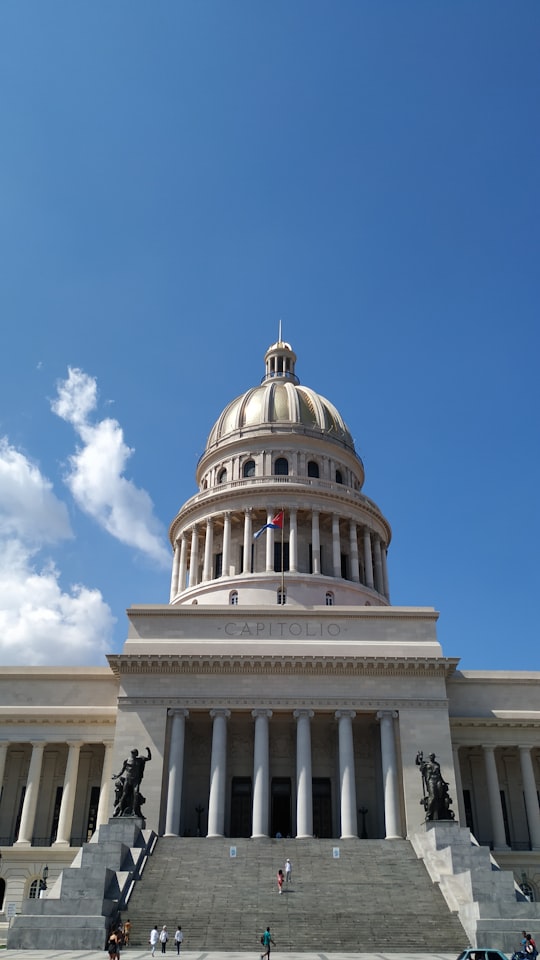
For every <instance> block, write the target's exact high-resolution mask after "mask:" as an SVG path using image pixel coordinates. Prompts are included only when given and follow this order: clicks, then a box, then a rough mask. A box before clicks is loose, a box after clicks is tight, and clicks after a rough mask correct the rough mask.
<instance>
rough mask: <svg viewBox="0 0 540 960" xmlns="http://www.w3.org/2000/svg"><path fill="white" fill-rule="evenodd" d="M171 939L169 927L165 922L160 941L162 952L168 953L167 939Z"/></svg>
mask: <svg viewBox="0 0 540 960" xmlns="http://www.w3.org/2000/svg"><path fill="white" fill-rule="evenodd" d="M168 939H169V934H168V933H167V927H166V926H165V924H163V929H162V931H161V933H160V935H159V942H160V943H161V952H162V953H167V940H168Z"/></svg>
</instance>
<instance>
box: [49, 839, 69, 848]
mask: <svg viewBox="0 0 540 960" xmlns="http://www.w3.org/2000/svg"><path fill="white" fill-rule="evenodd" d="M70 846H71V843H70V841H69V840H55V841H54V843H52V844H51V847H70Z"/></svg>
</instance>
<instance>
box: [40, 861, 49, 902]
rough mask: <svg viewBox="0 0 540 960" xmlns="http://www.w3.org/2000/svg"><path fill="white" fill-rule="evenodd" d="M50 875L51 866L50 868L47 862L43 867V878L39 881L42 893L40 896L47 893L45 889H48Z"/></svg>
mask: <svg viewBox="0 0 540 960" xmlns="http://www.w3.org/2000/svg"><path fill="white" fill-rule="evenodd" d="M48 876H49V868H48V866H47V864H45V866H44V867H43V871H42V873H41V879H40V881H39V895H40V897H42V896H43V894H44V893H45V891H46V889H47V877H48Z"/></svg>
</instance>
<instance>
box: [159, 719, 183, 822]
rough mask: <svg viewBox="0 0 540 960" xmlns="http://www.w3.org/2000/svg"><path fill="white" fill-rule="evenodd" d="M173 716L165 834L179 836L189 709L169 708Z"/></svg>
mask: <svg viewBox="0 0 540 960" xmlns="http://www.w3.org/2000/svg"><path fill="white" fill-rule="evenodd" d="M167 713H168V715H169V717H172V726H171V745H170V747H169V771H168V773H169V779H168V784H167V812H166V814H165V836H166V837H178V836H179V834H180V810H181V807H182V778H183V771H184V740H185V729H186V718H187V717H189V710H174V709H171V710H168V711H167Z"/></svg>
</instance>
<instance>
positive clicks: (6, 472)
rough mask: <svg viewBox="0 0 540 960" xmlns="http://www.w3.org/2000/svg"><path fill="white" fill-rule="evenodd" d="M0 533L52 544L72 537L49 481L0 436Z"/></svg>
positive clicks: (61, 504)
mask: <svg viewBox="0 0 540 960" xmlns="http://www.w3.org/2000/svg"><path fill="white" fill-rule="evenodd" d="M0 536H1V537H12V536H14V537H17V538H18V537H21V538H22V539H23V540H25V541H27V542H29V543H39V544H41V543H55V542H57V541H58V540H64V539H66V538H67V537H71V536H72V533H71V527H70V523H69V516H68V512H67V508H66V505H65V503H62V501H61V500H58V499H57V497H55V495H54V493H53V492H52V484H51V483H50V482H49V480H47V479H46V477H44V476H43V475H42V473H41V472H40V470H39V468H38V467H37V466H35V464H32V463H31V462H30V461H29V460H28V459H27V457H25V455H24V454H23V453H21V452H20V451H19V450H16V449H15V447H12V446H10V444H9V443H8V441H7V439H6V438H5V437H4V438H2V439H0Z"/></svg>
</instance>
